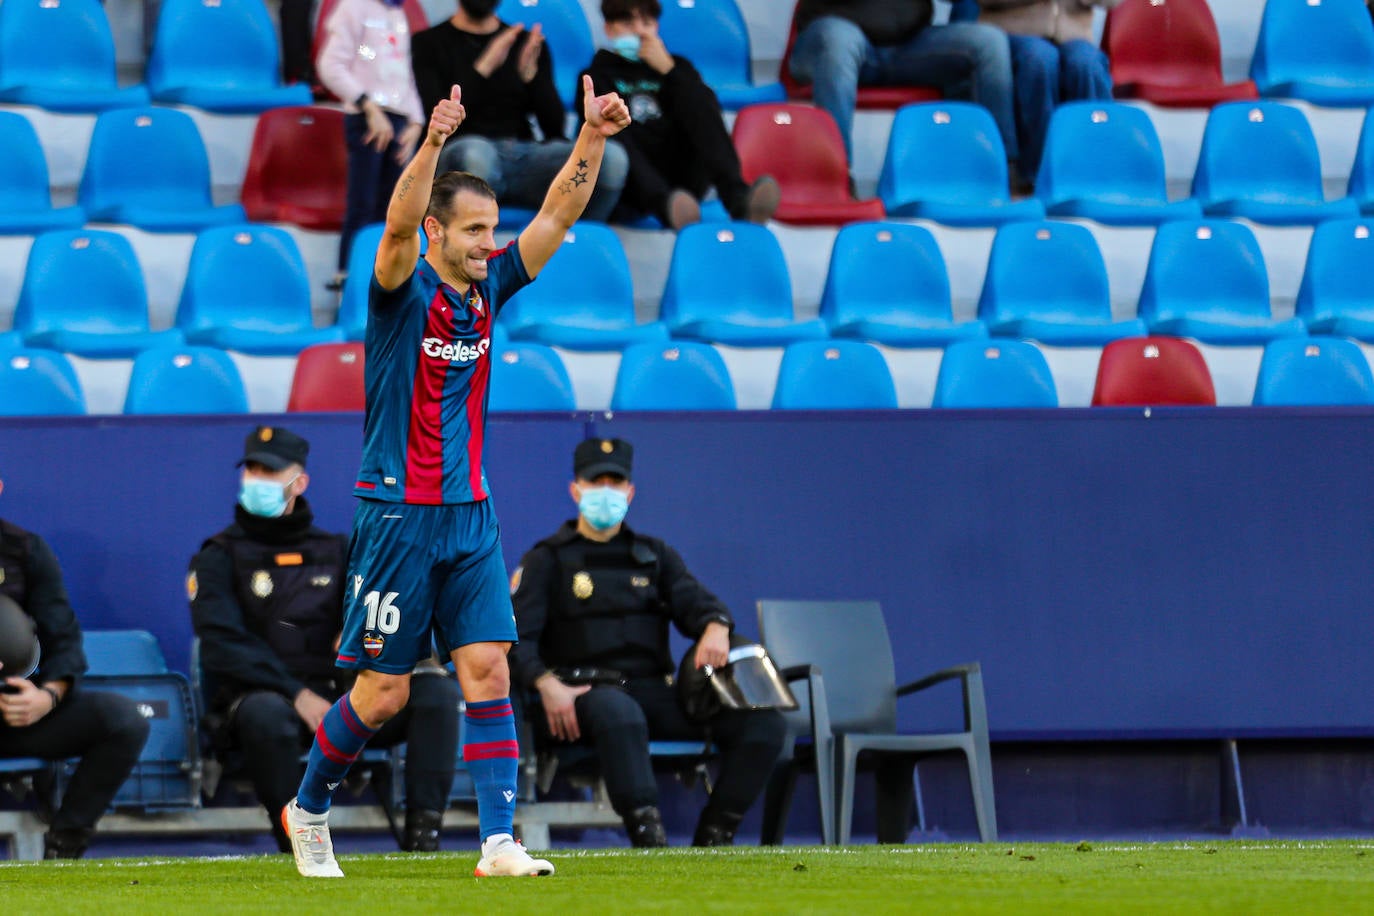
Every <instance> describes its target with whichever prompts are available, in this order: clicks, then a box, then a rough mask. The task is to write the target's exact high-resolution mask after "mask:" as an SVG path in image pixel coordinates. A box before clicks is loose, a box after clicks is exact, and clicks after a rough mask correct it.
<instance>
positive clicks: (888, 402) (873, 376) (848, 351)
mask: <svg viewBox="0 0 1374 916" xmlns="http://www.w3.org/2000/svg"><path fill="white" fill-rule="evenodd" d="M773 407H774V409H778V408H782V409H787V410H840V409H844V410H863V409H872V410H893V409H896V407H897V388H896V386H894V385H893V384H892V373H891V372H890V371H888V368H887V361H886V360H884V359H883V354H881V353H879V352H878V350H877V348H875V347H874V346H873V345H872V344H866V343H864V342H862V341H858V340H803V341H799V342H798V343H794V344H788V345H787V349H786V350H784V351H783V354H782V363H781V365H780V366H779V367H778V384H777V387H775V388H774V389H773Z"/></svg>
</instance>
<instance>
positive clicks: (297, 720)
mask: <svg viewBox="0 0 1374 916" xmlns="http://www.w3.org/2000/svg"><path fill="white" fill-rule="evenodd" d="M309 451H310V444H309V443H308V442H307V441H306V440H305V439H303V438H301V437H300V436H298V435H296V434H295V433H292V432H291V431H290V430H286V429H282V428H281V427H272V426H260V427H258V428H257V429H255V430H253V432H251V433H249V434H248V438H247V441H246V442H245V444H244V453H243V457H242V458H241V459H240V460H239V465H240V466H241V467H242V468H243V472H242V476H241V478H240V483H239V501H238V505H237V506H235V507H234V523H233V524H232V525H230V526H229V527H228V528H225V529H224V530H223V531H221V532H219V533H218V534H216V535H215V536H214V537H212V538H210V539H209V540H207V541H206V542H205V543H204V545H202V547H201V550H200V553H198V554H196V556H195V557H194V558H193V559H192V560H191V570H190V573H189V575H188V576H187V580H186V590H187V594H188V595H189V596H190V599H191V622H192V624H193V626H194V627H195V632H196V636H198V637H199V638H200V664H201V670H202V678H203V683H204V689H205V694H206V705H207V707H208V709H207V716H206V724H207V726H208V727H209V730H210V732H211V737H212V739H213V741H214V744H215V746H216V747H217V748H218V749H220V750H226V751H227V750H233V751H240V752H242V756H243V762H244V765H245V767H246V768H247V770H248V775H249V777H250V779H251V780H252V782H253V790H254V792H255V793H256V794H257V797H258V800H259V801H260V802H262V804H263V806H264V807H265V808H266V809H267V811H268V814H269V817H268V820H269V821H270V822H271V824H272V835H273V836H274V837H275V838H276V840H277V845H278V846H279V847H280V848H281V850H282V851H283V852H289V851H290V849H291V844H290V841H289V840H288V839H287V837H286V834H285V832H284V831H283V829H282V826H281V822H280V819H279V818H278V817H277V814H278V813H279V812H280V811H281V809H282V806H284V805H285V804H286V803H287V802H289V801H290V800H291V797H292V796H293V795H295V794H296V786H297V785H298V784H299V783H300V778H301V771H302V768H303V767H302V764H301V752H302V751H304V750H305V749H306V748H308V747H309V746H310V739H311V738H312V737H313V735H314V733H315V730H316V729H317V728H318V727H319V725H320V721H321V720H322V719H323V718H324V714H325V713H326V712H328V711H329V707H330V706H331V705H333V703H334V701H335V700H337V699H338V698H339V697H340V696H341V695H342V694H343V693H344V691H345V690H347V689H348V687H349V686H350V685H351V683H352V679H351V678H350V677H348V676H346V674H345V672H344V671H342V670H341V669H338V668H335V667H334V657H335V650H336V649H337V647H338V641H339V630H340V626H341V624H342V619H343V592H344V585H345V568H346V564H347V559H348V541H347V539H346V538H345V537H343V536H342V535H337V534H331V533H330V532H328V531H324V530H323V529H321V528H318V527H316V526H315V524H314V513H312V512H311V509H310V504H309V503H308V502H306V499H305V495H304V494H305V490H306V487H307V486H309V484H310V477H309V475H307V474H306V471H305V462H306V456H307V454H308V453H309ZM424 675H425V676H423V677H421V676H418V675H417V676H416V677H415V678H414V679H413V682H412V683H413V686H412V688H411V699H410V705H408V706H407V707H406V709H405V711H404V712H403V713H401V714H400V715H399V716H397V717H396V718H394V719H392V720H391V721H390V722H388V723H387V725H386V727H385V728H383V729H382V731H381V732H380V733H379V734H378V736H377V738H376V739H374V741H373V744H374V745H376V746H380V747H390V746H392V745H394V744H397V743H399V742H401V741H407V742H408V744H407V745H406V767H405V784H406V785H405V789H406V820H405V833H404V834H403V837H402V842H401V848H402V849H406V850H414V851H432V850H436V849H438V848H439V827H440V824H441V822H442V820H443V811H444V809H445V808H447V807H448V794H449V789H450V787H451V785H452V783H453V770H454V762H455V761H456V760H457V753H458V702H459V693H458V685H457V682H456V681H454V680H453V678H451V677H449V676H448V675H447V674H446V673H445V671H444V669H443V668H440V667H438V666H437V665H433V666H429V667H426V668H425V669H424Z"/></svg>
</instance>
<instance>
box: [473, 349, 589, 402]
mask: <svg viewBox="0 0 1374 916" xmlns="http://www.w3.org/2000/svg"><path fill="white" fill-rule="evenodd" d="M487 409H488V410H566V411H571V410H575V409H577V402H576V400H575V399H574V398H573V387H572V379H570V378H569V377H568V370H567V369H566V368H564V366H563V360H561V359H559V358H558V354H557V353H555V352H554V350H553V348H552V347H546V346H545V345H543V344H538V343H509V344H506V345H505V346H504V347H503V348H501V351H500V352H499V353H498V352H495V351H493V353H492V359H491V394H490V396H489V400H488V402H487Z"/></svg>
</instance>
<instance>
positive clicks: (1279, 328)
mask: <svg viewBox="0 0 1374 916" xmlns="http://www.w3.org/2000/svg"><path fill="white" fill-rule="evenodd" d="M1139 314H1140V317H1141V318H1142V319H1143V320H1144V321H1145V322H1147V323H1148V324H1149V326H1150V331H1151V333H1154V334H1165V335H1168V336H1170V337H1191V338H1194V339H1196V340H1200V341H1202V342H1203V343H1210V344H1240V345H1244V344H1261V343H1264V342H1265V341H1269V340H1273V339H1275V338H1277V337H1293V336H1305V335H1306V334H1307V327H1306V325H1304V324H1303V322H1302V320H1301V319H1299V318H1288V319H1284V320H1277V319H1275V318H1274V315H1273V311H1272V310H1271V308H1270V304H1269V274H1268V272H1267V271H1266V270H1265V268H1264V255H1263V254H1262V253H1261V251H1260V247H1259V243H1258V242H1256V241H1255V234H1254V233H1253V232H1251V231H1250V227H1248V226H1246V225H1245V224H1244V223H1237V222H1231V221H1229V220H1217V219H1214V220H1185V221H1179V222H1172V223H1165V224H1164V225H1162V226H1160V227H1159V229H1158V230H1157V231H1156V232H1155V241H1154V245H1153V246H1152V247H1151V248H1150V261H1149V265H1148V266H1147V267H1146V269H1145V283H1144V286H1143V287H1142V288H1141V291H1140V307H1139Z"/></svg>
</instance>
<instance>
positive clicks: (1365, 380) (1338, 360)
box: [1254, 337, 1374, 407]
mask: <svg viewBox="0 0 1374 916" xmlns="http://www.w3.org/2000/svg"><path fill="white" fill-rule="evenodd" d="M1254 403H1255V404H1256V406H1267V407H1276V406H1327V405H1366V404H1374V375H1371V374H1370V371H1369V360H1367V359H1366V358H1365V355H1364V351H1362V350H1361V349H1360V346H1359V344H1357V343H1355V342H1354V341H1350V340H1345V339H1343V338H1339V337H1322V338H1316V337H1309V338H1306V339H1296V338H1289V339H1287V340H1275V341H1272V342H1271V343H1269V344H1268V345H1266V346H1265V348H1264V357H1263V358H1262V359H1261V360H1260V367H1259V376H1258V377H1257V378H1256V380H1255V400H1254Z"/></svg>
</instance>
